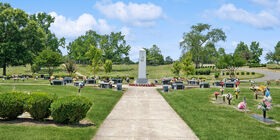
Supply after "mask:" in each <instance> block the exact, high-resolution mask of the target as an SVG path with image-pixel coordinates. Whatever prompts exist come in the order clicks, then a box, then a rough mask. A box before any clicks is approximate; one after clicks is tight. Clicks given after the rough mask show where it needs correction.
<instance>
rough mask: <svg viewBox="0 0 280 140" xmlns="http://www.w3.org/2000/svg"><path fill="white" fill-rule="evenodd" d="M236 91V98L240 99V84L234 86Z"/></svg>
mask: <svg viewBox="0 0 280 140" xmlns="http://www.w3.org/2000/svg"><path fill="white" fill-rule="evenodd" d="M234 93H235V97H236V99H238V96H239V93H240V88H239V86H237V87H236V88H234Z"/></svg>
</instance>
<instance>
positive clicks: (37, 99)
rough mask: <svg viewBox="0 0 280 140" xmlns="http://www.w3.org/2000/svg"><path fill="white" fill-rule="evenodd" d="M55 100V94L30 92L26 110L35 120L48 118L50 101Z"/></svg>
mask: <svg viewBox="0 0 280 140" xmlns="http://www.w3.org/2000/svg"><path fill="white" fill-rule="evenodd" d="M54 100H55V96H53V95H49V94H47V93H32V94H31V95H30V98H29V100H28V101H27V104H28V112H29V113H30V115H31V117H32V118H34V119H36V120H43V119H44V118H48V117H49V116H50V114H51V111H50V107H51V103H52V102H53V101H54Z"/></svg>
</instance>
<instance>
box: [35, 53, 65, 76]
mask: <svg viewBox="0 0 280 140" xmlns="http://www.w3.org/2000/svg"><path fill="white" fill-rule="evenodd" d="M35 62H36V63H35V65H38V66H41V67H46V68H47V70H48V74H49V75H52V74H53V70H54V68H55V67H57V66H59V65H60V64H61V63H62V55H61V54H60V53H58V52H55V51H52V50H50V49H45V50H43V51H42V52H40V53H39V55H38V56H37V57H36V61H35Z"/></svg>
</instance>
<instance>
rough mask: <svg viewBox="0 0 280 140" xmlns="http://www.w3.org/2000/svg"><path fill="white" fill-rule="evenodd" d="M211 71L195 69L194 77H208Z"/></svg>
mask: <svg viewBox="0 0 280 140" xmlns="http://www.w3.org/2000/svg"><path fill="white" fill-rule="evenodd" d="M210 73H211V69H209V68H203V69H196V70H195V74H196V75H210Z"/></svg>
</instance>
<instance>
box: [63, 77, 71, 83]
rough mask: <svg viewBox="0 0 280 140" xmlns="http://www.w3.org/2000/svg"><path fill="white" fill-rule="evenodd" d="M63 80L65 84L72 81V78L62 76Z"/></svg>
mask: <svg viewBox="0 0 280 140" xmlns="http://www.w3.org/2000/svg"><path fill="white" fill-rule="evenodd" d="M63 81H64V82H65V83H66V84H69V83H73V78H72V77H64V78H63Z"/></svg>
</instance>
